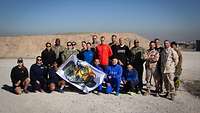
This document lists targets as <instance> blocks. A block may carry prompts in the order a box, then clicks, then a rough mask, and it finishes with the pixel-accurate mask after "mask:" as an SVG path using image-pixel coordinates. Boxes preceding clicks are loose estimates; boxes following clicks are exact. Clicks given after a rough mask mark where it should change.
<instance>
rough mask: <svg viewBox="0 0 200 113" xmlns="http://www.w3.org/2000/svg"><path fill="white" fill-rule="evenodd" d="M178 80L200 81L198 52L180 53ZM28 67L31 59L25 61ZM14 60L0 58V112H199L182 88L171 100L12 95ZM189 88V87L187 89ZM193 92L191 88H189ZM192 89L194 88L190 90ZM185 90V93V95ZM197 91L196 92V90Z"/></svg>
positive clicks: (72, 93)
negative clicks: (11, 71)
mask: <svg viewBox="0 0 200 113" xmlns="http://www.w3.org/2000/svg"><path fill="white" fill-rule="evenodd" d="M183 58H184V62H183V74H182V77H181V79H182V81H183V82H184V84H185V83H186V82H191V81H197V80H200V76H199V73H200V65H199V64H200V60H199V58H200V53H197V52H184V53H183ZM24 61H25V65H26V66H27V67H28V68H29V67H30V65H31V64H32V63H34V62H35V61H34V59H25V60H24ZM14 65H16V59H0V73H1V79H0V86H1V89H0V100H1V101H0V113H27V112H28V113H77V112H81V113H199V112H200V110H199V107H200V100H199V97H197V96H198V95H197V96H193V95H192V93H191V91H189V90H187V87H188V86H189V85H187V84H186V86H187V87H186V88H185V87H183V86H185V85H182V87H181V88H180V91H179V92H178V94H177V96H176V98H175V101H171V100H168V99H166V98H163V97H154V96H152V95H150V96H142V95H137V94H135V95H133V96H130V95H127V94H121V95H120V96H118V97H117V96H115V95H112V94H110V95H106V94H100V95H96V94H93V93H90V94H80V92H77V91H66V92H65V93H64V94H60V93H58V92H53V93H51V94H48V93H29V94H22V95H15V94H13V93H11V92H10V91H9V87H10V86H11V82H10V70H11V68H12V67H13V66H14ZM189 87H190V86H189ZM190 89H192V90H193V88H190ZM194 90H196V89H194ZM188 91H189V92H188ZM196 92H199V90H196Z"/></svg>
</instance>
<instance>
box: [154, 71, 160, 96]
mask: <svg viewBox="0 0 200 113" xmlns="http://www.w3.org/2000/svg"><path fill="white" fill-rule="evenodd" d="M153 78H154V82H155V88H156V90H155V92H156V96H159V93H160V75H159V72H158V69H157V68H156V69H155V72H154V74H153Z"/></svg>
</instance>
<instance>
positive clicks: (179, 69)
mask: <svg viewBox="0 0 200 113" xmlns="http://www.w3.org/2000/svg"><path fill="white" fill-rule="evenodd" d="M171 47H172V48H173V49H174V50H175V51H176V52H177V54H178V64H177V65H176V67H175V68H176V69H175V78H174V86H175V90H176V91H177V90H178V88H179V86H180V75H181V73H182V62H183V56H182V53H181V51H180V50H179V49H178V47H177V43H176V42H172V43H171Z"/></svg>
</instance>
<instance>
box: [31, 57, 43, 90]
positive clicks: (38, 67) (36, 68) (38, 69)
mask: <svg viewBox="0 0 200 113" xmlns="http://www.w3.org/2000/svg"><path fill="white" fill-rule="evenodd" d="M30 78H31V85H32V88H33V91H34V92H37V91H40V92H44V90H45V89H46V79H47V68H46V67H45V66H44V65H43V63H42V58H41V56H37V57H36V63H35V64H33V65H32V66H31V68H30Z"/></svg>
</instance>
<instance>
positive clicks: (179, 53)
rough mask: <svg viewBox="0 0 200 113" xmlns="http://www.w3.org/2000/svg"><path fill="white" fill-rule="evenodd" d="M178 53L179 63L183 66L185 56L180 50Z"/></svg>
mask: <svg viewBox="0 0 200 113" xmlns="http://www.w3.org/2000/svg"><path fill="white" fill-rule="evenodd" d="M178 55H179V65H180V66H182V62H183V56H182V53H181V51H180V50H178Z"/></svg>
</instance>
